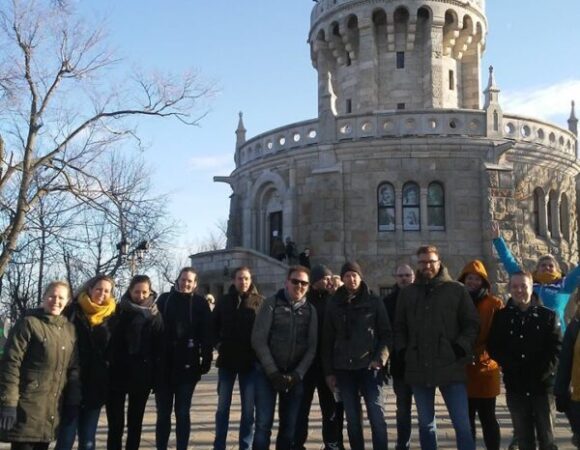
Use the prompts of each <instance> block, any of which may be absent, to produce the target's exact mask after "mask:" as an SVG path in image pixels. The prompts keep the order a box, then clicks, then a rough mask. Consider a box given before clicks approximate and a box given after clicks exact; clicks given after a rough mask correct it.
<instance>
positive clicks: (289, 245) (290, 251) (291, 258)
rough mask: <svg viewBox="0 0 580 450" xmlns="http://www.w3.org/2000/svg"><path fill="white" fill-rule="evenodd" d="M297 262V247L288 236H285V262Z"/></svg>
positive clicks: (292, 263)
mask: <svg viewBox="0 0 580 450" xmlns="http://www.w3.org/2000/svg"><path fill="white" fill-rule="evenodd" d="M297 262H298V248H297V247H296V242H294V241H293V240H292V238H291V237H290V236H288V237H286V263H287V264H288V265H289V266H291V265H294V264H296V263H297Z"/></svg>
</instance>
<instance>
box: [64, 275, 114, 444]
mask: <svg viewBox="0 0 580 450" xmlns="http://www.w3.org/2000/svg"><path fill="white" fill-rule="evenodd" d="M114 288H115V282H114V280H113V279H112V278H111V277H109V276H107V275H97V276H96V277H94V278H91V279H90V280H89V281H88V282H87V283H86V284H85V285H84V286H83V288H82V289H81V291H80V293H79V294H78V295H77V297H76V299H75V301H74V302H73V303H72V304H71V305H70V307H69V308H67V311H65V314H66V316H67V317H68V318H69V320H70V321H71V322H72V323H73V324H74V325H75V328H76V332H77V346H78V350H79V361H80V368H81V373H80V378H81V386H82V400H81V406H80V409H79V408H78V407H74V406H72V405H64V408H63V417H62V418H61V426H60V430H59V434H58V439H57V442H56V447H55V449H56V450H71V449H72V448H73V445H74V442H75V437H76V436H77V434H78V438H79V443H78V449H79V450H85V449H94V448H95V434H96V432H97V425H98V422H99V415H100V413H101V408H102V406H103V405H104V404H105V402H106V400H107V393H108V391H109V386H108V385H109V359H110V355H109V354H110V340H111V335H112V333H113V330H114V328H115V326H116V324H117V315H116V314H115V310H116V307H117V302H116V300H115V297H113V290H114Z"/></svg>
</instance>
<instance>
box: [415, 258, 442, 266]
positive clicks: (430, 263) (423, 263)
mask: <svg viewBox="0 0 580 450" xmlns="http://www.w3.org/2000/svg"><path fill="white" fill-rule="evenodd" d="M438 262H439V260H438V259H430V260H428V261H419V265H420V266H434V265H435V264H437V263H438Z"/></svg>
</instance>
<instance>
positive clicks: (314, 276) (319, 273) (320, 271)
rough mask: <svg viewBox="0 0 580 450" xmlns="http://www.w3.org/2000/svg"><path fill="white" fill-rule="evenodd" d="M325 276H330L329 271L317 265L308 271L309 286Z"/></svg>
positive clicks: (321, 265)
mask: <svg viewBox="0 0 580 450" xmlns="http://www.w3.org/2000/svg"><path fill="white" fill-rule="evenodd" d="M326 276H332V272H331V270H330V269H329V268H328V267H326V266H325V265H324V264H317V265H315V266H314V267H313V268H312V269H311V270H310V284H314V283H316V282H317V281H319V280H322V279H323V278H324V277H326Z"/></svg>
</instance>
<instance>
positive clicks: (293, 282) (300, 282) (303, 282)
mask: <svg viewBox="0 0 580 450" xmlns="http://www.w3.org/2000/svg"><path fill="white" fill-rule="evenodd" d="M290 283H292V284H293V285H294V286H298V285H300V286H302V287H306V286H308V285H309V284H310V283H309V282H308V281H302V280H298V279H296V278H290Z"/></svg>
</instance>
